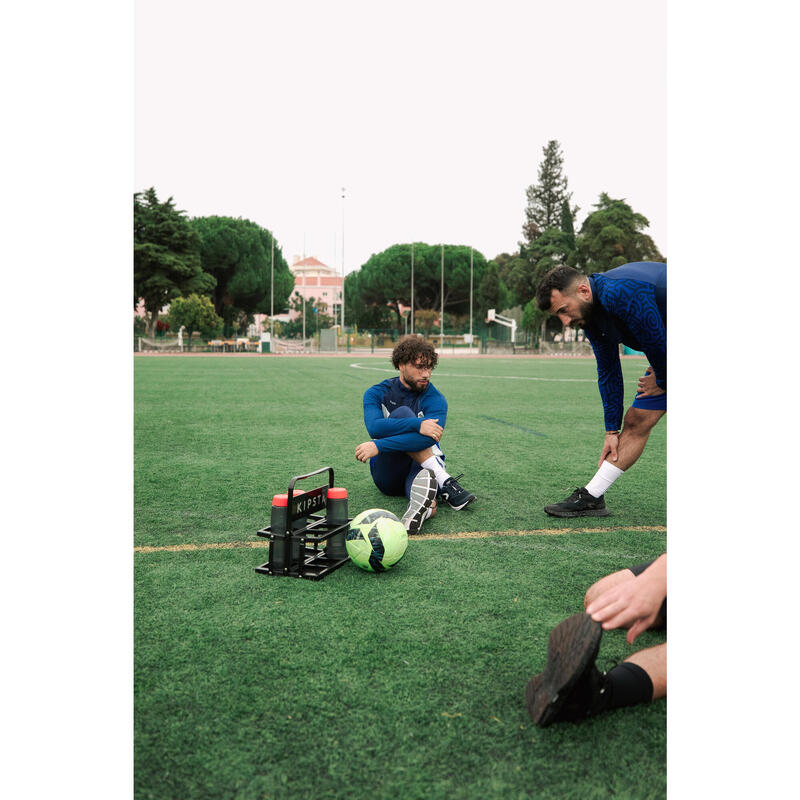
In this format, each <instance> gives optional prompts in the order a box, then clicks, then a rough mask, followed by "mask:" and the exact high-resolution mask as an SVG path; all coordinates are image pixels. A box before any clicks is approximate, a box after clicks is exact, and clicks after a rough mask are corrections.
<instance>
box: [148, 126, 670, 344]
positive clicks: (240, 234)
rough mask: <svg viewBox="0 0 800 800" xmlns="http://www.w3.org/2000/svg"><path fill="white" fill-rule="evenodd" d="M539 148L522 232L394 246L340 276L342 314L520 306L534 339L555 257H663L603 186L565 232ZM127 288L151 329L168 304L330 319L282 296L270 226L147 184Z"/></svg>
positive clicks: (185, 313) (427, 326) (564, 209)
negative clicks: (512, 242) (186, 207)
mask: <svg viewBox="0 0 800 800" xmlns="http://www.w3.org/2000/svg"><path fill="white" fill-rule="evenodd" d="M542 152H543V159H542V161H541V163H540V164H539V170H538V175H537V181H536V182H535V183H532V184H531V185H530V186H528V187H527V190H526V198H527V205H526V207H525V210H524V221H523V225H522V236H523V238H522V240H521V241H519V242H518V243H517V249H516V250H514V252H511V253H508V252H503V253H500V254H498V255H496V256H495V257H494V258H492V259H491V260H487V259H486V257H485V256H484V255H483V254H482V253H480V252H479V251H478V250H474V249H473V248H471V247H470V246H469V245H463V244H460V245H453V244H449V245H442V244H428V243H425V242H413V243H412V242H409V243H405V244H394V245H392V246H391V247H388V248H387V249H385V250H383V251H382V252H380V253H376V254H374V255H372V256H371V257H370V258H369V259H368V260H367V261H366V263H364V264H363V265H362V266H361V267H360V268H359V269H358V270H355V271H353V272H351V273H350V274H349V275H347V276H346V278H345V283H344V293H345V309H346V311H345V323H346V324H347V325H348V326H353V325H356V326H358V327H359V328H362V329H365V328H372V329H380V328H383V329H385V328H395V329H397V330H401V331H402V330H403V329H404V328H407V329H409V330H410V325H409V324H408V319H407V316H406V317H405V318H404V315H406V314H407V313H408V308H409V307H410V306H412V305H413V308H414V312H415V314H414V329H415V330H417V331H420V332H424V333H426V334H430V333H431V332H432V331H433V329H434V327H437V328H438V326H439V325H441V324H444V325H445V326H447V327H449V328H451V329H453V328H462V329H463V328H464V327H465V326H466V325H467V324H468V319H469V316H470V312H472V314H473V316H475V317H476V318H477V319H484V318H485V317H486V312H487V311H488V309H490V308H496V309H497V310H498V311H502V310H505V309H509V308H512V307H515V306H520V307H521V308H522V309H523V318H522V326H523V328H524V329H527V330H529V331H532V332H534V333H535V335H537V336H538V335H541V334H542V333H543V332H544V325H545V323H546V317H547V315H545V314H543V313H542V312H540V311H539V310H538V308H537V307H536V303H535V300H534V298H535V296H536V289H537V287H538V285H539V282H540V281H541V279H542V276H543V275H544V274H545V273H546V272H547V271H548V270H549V269H550V268H551V267H553V266H555V265H556V264H568V265H570V266H574V267H577V268H578V269H581V270H583V271H584V272H586V273H587V274H588V273H592V272H605V271H607V270H609V269H613V268H614V267H616V266H620V265H622V264H625V263H628V262H630V261H663V260H665V259H664V256H662V254H661V253H660V252H659V250H658V248H657V247H656V245H655V243H654V242H653V240H652V238H651V237H650V236H649V235H647V234H646V233H645V230H646V229H647V228H648V227H649V222H648V220H647V218H646V217H644V216H643V215H642V214H639V213H636V212H635V211H634V210H633V209H632V208H631V206H630V205H629V204H628V203H627V202H626V201H625V199H617V198H611V197H610V196H609V195H608V194H607V193H605V192H601V193H600V195H599V198H598V202H597V203H595V204H594V206H593V211H591V213H589V214H588V215H587V216H586V219H585V220H584V221H583V224H582V225H581V228H580V230H579V231H577V232H576V231H575V220H576V217H577V214H578V212H579V210H580V209H579V208H578V207H577V206H573V205H572V192H570V191H569V182H568V179H567V176H566V175H565V174H564V168H563V161H564V159H563V155H562V153H561V148H560V145H559V143H558V142H557V141H556V140H551V141H549V142H548V143H547V145H546V146H545V147H543V148H542ZM273 258H274V300H273V298H272V294H271V274H272V264H273ZM412 269H413V291H414V296H413V303H412V297H411V286H412ZM442 271H444V280H442ZM133 289H134V307H136V305H137V303H138V301H139V298H142V299H143V300H144V305H145V310H146V321H147V322H146V324H147V332H148V334H149V335H151V336H152V335H154V333H155V331H156V329H157V327H158V322H159V319H158V318H159V313H160V309H161V308H163V307H164V306H166V305H167V304H171V306H170V323H171V326H172V327H175V328H178V327H180V326H181V325H185V326H186V328H187V330H189V331H192V330H196V331H201V332H202V333H203V334H204V335H214V334H217V333H219V332H221V331H223V330H226V331H231V330H244V329H246V326H247V323H248V322H249V321H252V315H253V314H254V313H263V314H269V313H270V309H271V308H273V309H274V312H275V313H276V314H278V313H283V312H285V311H286V310H287V308H288V307H289V305H291V307H292V308H294V309H295V310H297V311H299V312H301V313H303V314H305V311H306V306H308V307H310V308H312V311H313V315H314V316H313V317H312V319H313V322H312V323H311V324H312V325H314V326H316V327H327V326H329V325H332V324H335V320H334V319H333V318H332V317H330V316H329V315H328V308H327V306H325V304H324V303H322V302H320V301H316V300H313V299H311V300H309V301H307V302H306V303H303V302H302V298H301V297H300V296H299V295H298V294H295V296H294V297H292V292H293V290H294V276H293V275H292V273H291V271H290V270H289V266H288V264H287V263H286V260H285V259H284V257H283V253H282V251H281V248H280V246H279V245H278V244H277V242H276V240H275V238H274V236H273V234H272V233H271V232H270V231H268V230H266V229H264V228H262V227H260V226H259V225H257V224H256V223H254V222H251V221H250V220H247V219H240V218H237V219H234V218H231V217H222V216H210V217H197V218H189V217H187V216H186V213H185V212H184V211H180V210H178V209H176V208H175V204H174V202H173V199H172V198H171V197H170V198H169V199H168V200H166V201H159V199H158V197H157V195H156V191H155V188H150V189H148V190H147V191H145V192H139V193H136V194H135V195H134V287H133ZM290 298H291V301H290ZM301 306H302V308H301ZM442 306H444V308H445V319H444V320H440V319H439V317H440V316H441V308H442ZM302 325H303V322H302V320H301V319H298V320H296V321H294V322H293V323H290V324H288V325H285V326H284V331H283V334H284V335H289V336H299V335H301V332H302Z"/></svg>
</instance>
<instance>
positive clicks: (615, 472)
mask: <svg viewBox="0 0 800 800" xmlns="http://www.w3.org/2000/svg"><path fill="white" fill-rule="evenodd" d="M623 472H625V470H624V469H620V468H619V467H615V466H614V465H613V464H612V463H611V462H610V461H604V462H603V463H602V465H601V466H600V469H599V470H597V473H596V474H595V476H594V478H592V479H591V480H590V481H589V483H587V484H586V491H587V492H589V494H590V495H591V496H592V497H601V496H602V495H604V494H605V493H606V491H608V489H610V488H611V484H612V483H614V481H615V480H616V479H617V478H619V476H620V475H622V473H623Z"/></svg>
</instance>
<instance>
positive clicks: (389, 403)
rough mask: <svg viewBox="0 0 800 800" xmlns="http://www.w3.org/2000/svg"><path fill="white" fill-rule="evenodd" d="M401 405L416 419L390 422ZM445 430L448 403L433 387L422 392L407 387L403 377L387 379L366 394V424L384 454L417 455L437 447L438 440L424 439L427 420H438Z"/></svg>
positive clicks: (430, 385) (429, 385) (379, 450)
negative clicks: (393, 413) (423, 422)
mask: <svg viewBox="0 0 800 800" xmlns="http://www.w3.org/2000/svg"><path fill="white" fill-rule="evenodd" d="M399 406H408V407H409V408H410V409H411V411H412V412H413V413H414V416H413V417H406V418H401V419H389V418H388V416H389V414H391V413H392V411H394V410H395V409H396V408H398V407H399ZM437 418H438V420H439V425H441V426H442V427H443V428H444V426H445V422H447V400H445V399H444V395H443V394H442V393H441V392H440V391H439V390H438V389H437V388H436V387H435V386H434V385H433V384H432V383H428V388H427V389H426V390H425V391H424V392H422V393H419V392H415V391H412V390H411V389H407V388H406V387H405V386H403V383H402V381H401V380H400V378H387V380H385V381H381V382H380V383H376V384H375V386H371V387H370V388H369V389H367V391H366V392H364V424H365V425H366V426H367V433H369V435H370V437H371V438H372V439H373V441H374V442H375V444H376V446H377V448H378V452H380V453H416V452H419V451H420V450H425V449H426V448H427V447H433V446H434V445H435V444H436V441H435V440H434V439H432V438H431V437H430V436H423V435H422V434H421V433H420V432H419V426H420V423H421V422H422V420H423V419H437Z"/></svg>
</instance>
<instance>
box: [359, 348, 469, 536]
mask: <svg viewBox="0 0 800 800" xmlns="http://www.w3.org/2000/svg"><path fill="white" fill-rule="evenodd" d="M438 360H439V356H438V354H437V353H436V350H435V349H434V347H433V345H432V344H431V343H430V342H426V341H425V340H424V339H421V338H419V337H418V336H406V337H404V338H403V339H401V340H400V341H399V342H398V343H397V345H396V346H395V348H394V350H393V351H392V364H393V365H394V368H395V369H397V370H398V371H399V373H400V375H399V377H396V378H388V379H387V380H385V381H381V382H380V383H378V384H376V385H375V386H371V387H370V388H369V389H367V391H366V392H365V393H364V424H365V425H366V426H367V433H369V435H370V436H371V437H372V439H371V440H370V441H368V442H362V443H361V444H360V445H358V447H356V458H357V459H358V460H359V461H363V462H364V463H367V462H369V469H370V473H371V474H372V480H373V481H374V482H375V485H376V486H377V487H378V488H379V489H380V490H381V491H382V492H383V493H384V494H387V495H405V496H406V497H408V498H409V505H408V509H407V510H406V513H405V514H404V515H403V519H402V522H403V524H404V525H405V526H406V530H407V531H408V532H409V533H410V534H414V533H418V532H419V529H420V528H421V527H422V523H423V522H424V521H425V520H426V519H428V518H429V517H431V516H433V514H435V513H436V496H437V491H438V496H439V499H440V500H442V501H444V502H446V503H447V504H448V505H449V506H450V507H451V508H454V509H456V510H460V509H462V508H464V507H465V506H467V505H469V504H470V503H471V502H472V501H473V500H475V495H474V494H473V493H472V492H469V491H467V490H466V489H464V488H463V487H462V486H461V485H460V484H459V483H458V480H459V478H461V475H458V476H456V477H455V478H454V477H452V476H451V475H450V473H449V472H448V471H447V469H446V467H445V463H444V453H443V452H442V450H441V448H440V447H439V442H440V441H441V438H442V435H443V434H444V426H445V422H446V421H447V401H446V400H445V399H444V395H443V394H441V392H439V391H438V390H437V389H436V387H435V386H434V385H433V384H432V383H431V382H430V377H431V372H432V371H433V369H434V367H435V366H436V363H437V361H438Z"/></svg>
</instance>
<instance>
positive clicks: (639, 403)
mask: <svg viewBox="0 0 800 800" xmlns="http://www.w3.org/2000/svg"><path fill="white" fill-rule="evenodd" d="M631 408H641V409H644V410H645V411H666V410H667V393H666V392H664V394H657V395H656V396H655V397H635V398H634V400H633V404H632V405H631Z"/></svg>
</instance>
